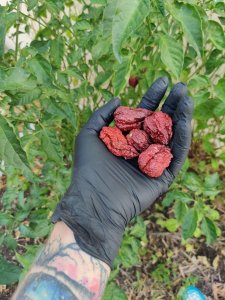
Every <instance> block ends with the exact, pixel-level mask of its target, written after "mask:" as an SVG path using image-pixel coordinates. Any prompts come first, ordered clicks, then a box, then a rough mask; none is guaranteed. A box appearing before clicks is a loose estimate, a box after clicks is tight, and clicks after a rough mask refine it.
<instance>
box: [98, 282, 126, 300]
mask: <svg viewBox="0 0 225 300" xmlns="http://www.w3.org/2000/svg"><path fill="white" fill-rule="evenodd" d="M127 299H128V298H127V296H126V294H125V293H124V291H123V290H122V289H121V288H119V287H118V285H116V284H115V283H114V282H111V283H109V284H108V285H107V287H106V290H105V292H104V295H103V298H102V300H127Z"/></svg>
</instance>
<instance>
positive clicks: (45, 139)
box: [41, 127, 63, 163]
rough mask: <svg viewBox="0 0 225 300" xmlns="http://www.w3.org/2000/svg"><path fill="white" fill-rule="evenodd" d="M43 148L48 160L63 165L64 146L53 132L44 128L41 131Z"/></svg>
mask: <svg viewBox="0 0 225 300" xmlns="http://www.w3.org/2000/svg"><path fill="white" fill-rule="evenodd" d="M41 136H42V147H43V150H44V151H45V153H46V154H47V156H48V158H49V159H51V160H54V161H55V162H58V163H62V157H63V153H62V146H61V143H60V141H59V139H58V137H57V136H56V134H55V132H54V131H53V130H50V129H48V128H45V127H43V130H42V131H41Z"/></svg>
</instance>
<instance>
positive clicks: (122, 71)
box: [112, 57, 131, 96]
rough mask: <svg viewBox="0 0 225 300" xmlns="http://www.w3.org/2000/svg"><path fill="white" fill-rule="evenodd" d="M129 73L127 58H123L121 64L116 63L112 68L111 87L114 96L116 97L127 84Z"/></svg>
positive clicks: (129, 65) (129, 66) (129, 63)
mask: <svg viewBox="0 0 225 300" xmlns="http://www.w3.org/2000/svg"><path fill="white" fill-rule="evenodd" d="M130 71H131V62H130V58H129V57H124V58H123V62H122V63H116V64H115V66H114V74H113V78H112V85H113V88H114V94H115V96H118V95H119V94H120V92H121V91H122V90H123V89H124V87H125V86H126V84H127V82H128V78H129V76H130Z"/></svg>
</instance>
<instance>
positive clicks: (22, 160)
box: [0, 116, 30, 173]
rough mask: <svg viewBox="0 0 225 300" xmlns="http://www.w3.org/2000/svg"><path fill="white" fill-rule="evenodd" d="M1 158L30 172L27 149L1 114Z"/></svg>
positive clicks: (8, 163) (10, 164)
mask: <svg viewBox="0 0 225 300" xmlns="http://www.w3.org/2000/svg"><path fill="white" fill-rule="evenodd" d="M0 140H1V143H0V158H1V159H2V160H4V161H5V163H6V164H7V165H9V166H14V167H15V168H17V169H20V170H21V171H24V172H26V173H27V172H30V169H29V165H28V162H27V157H26V153H25V151H24V150H23V149H22V147H21V145H20V142H19V140H18V139H17V137H16V135H15V133H14V130H13V128H12V127H11V126H9V124H8V122H7V121H6V119H5V118H4V117H2V116H0Z"/></svg>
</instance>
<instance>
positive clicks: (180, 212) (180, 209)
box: [174, 200, 187, 222]
mask: <svg viewBox="0 0 225 300" xmlns="http://www.w3.org/2000/svg"><path fill="white" fill-rule="evenodd" d="M174 212H175V216H176V219H177V221H178V222H182V221H183V218H184V216H185V214H186V212H187V206H186V204H185V203H184V202H182V201H180V200H177V201H176V203H175V207H174Z"/></svg>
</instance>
